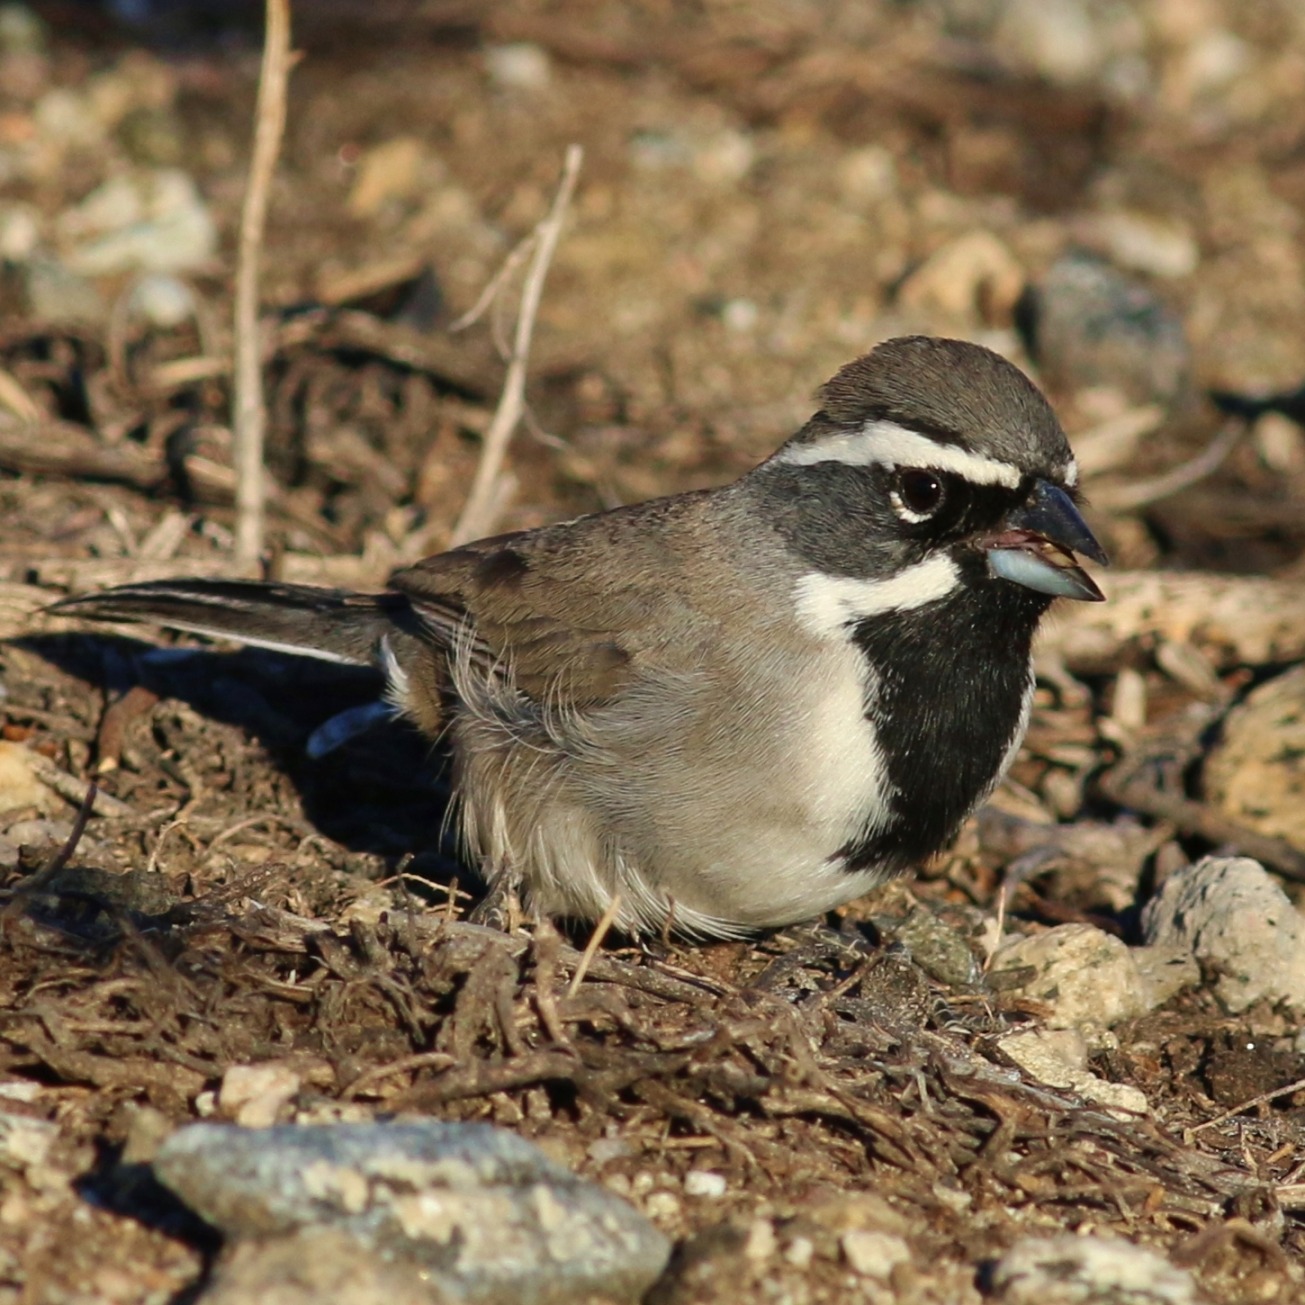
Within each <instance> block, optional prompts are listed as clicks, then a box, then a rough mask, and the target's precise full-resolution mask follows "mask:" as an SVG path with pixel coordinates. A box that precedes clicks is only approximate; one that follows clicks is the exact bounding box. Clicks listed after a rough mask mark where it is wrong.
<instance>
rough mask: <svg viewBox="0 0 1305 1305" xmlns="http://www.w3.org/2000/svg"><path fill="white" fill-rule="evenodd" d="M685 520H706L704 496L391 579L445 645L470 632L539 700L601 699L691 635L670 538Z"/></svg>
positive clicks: (484, 546) (484, 655) (605, 517)
mask: <svg viewBox="0 0 1305 1305" xmlns="http://www.w3.org/2000/svg"><path fill="white" fill-rule="evenodd" d="M685 515H687V516H688V517H690V518H694V519H696V518H697V517H699V516H700V515H701V511H700V508H699V496H698V495H685V496H682V497H678V498H674V499H664V500H659V501H656V502H653V503H645V504H639V505H637V506H635V507H633V508H628V509H621V510H618V511H616V512H607V513H602V514H599V515H595V516H592V517H581V518H579V519H577V520H575V521H569V522H564V523H562V524H561V525H557V526H549V527H545V528H544V529H542V530H532V531H525V532H521V533H518V534H511V535H500V536H497V537H496V538H493V539H484V540H479V541H477V542H476V543H473V544H467V545H465V546H463V547H461V548H457V549H453V550H451V551H450V552H447V553H440V554H437V555H436V556H434V557H430V558H427V559H426V560H425V561H422V562H418V563H416V565H414V566H411V567H407V568H405V569H404V570H402V571H398V572H396V573H395V574H394V575H393V576H392V577H391V578H390V584H391V587H392V588H393V589H395V590H397V591H398V592H399V593H402V594H404V595H405V596H406V597H407V598H408V600H409V601H410V602H411V604H412V607H413V611H414V612H415V614H416V615H417V616H418V617H419V619H420V620H421V621H422V622H423V623H424V625H425V627H426V629H427V630H428V632H429V633H430V634H431V635H433V636H434V638H435V639H436V641H437V642H439V643H441V644H444V645H445V646H452V644H453V643H454V641H455V640H456V639H457V638H459V637H460V636H464V637H465V633H466V632H467V630H468V627H470V632H471V634H472V636H473V638H472V654H473V656H475V657H477V658H478V659H479V660H481V661H482V662H483V663H484V664H485V665H487V666H493V665H510V666H511V667H512V669H513V671H514V673H515V676H516V681H517V683H518V685H519V686H520V687H521V688H522V689H523V690H524V691H525V692H527V693H529V694H531V696H542V695H543V694H545V693H547V692H551V693H553V694H555V695H556V694H558V693H559V692H560V693H561V694H562V695H563V696H564V697H565V698H566V700H568V701H569V702H571V703H573V704H575V705H577V706H580V705H584V704H586V703H593V702H600V701H603V700H604V699H606V698H607V697H609V696H610V695H611V694H612V693H614V692H616V691H618V690H619V689H620V687H621V686H622V685H623V684H625V683H627V681H628V678H629V676H630V675H631V674H632V671H633V667H634V663H635V662H636V660H637V659H638V658H640V657H642V656H649V655H659V654H660V655H670V656H674V652H673V645H674V643H675V640H674V639H671V638H668V632H672V631H673V632H675V633H676V634H678V635H681V636H687V635H690V634H691V631H690V630H688V629H686V628H685V622H686V620H692V608H691V605H690V603H689V602H688V595H687V594H686V593H685V587H684V579H683V576H684V572H683V568H682V565H681V563H682V556H683V549H682V547H681V546H680V544H679V537H680V536H679V535H676V536H674V539H675V542H674V543H672V541H671V540H670V539H668V538H667V536H666V534H665V527H666V525H667V524H668V521H669V519H670V518H671V517H681V518H683V517H684V516H685ZM696 533H697V531H696V530H694V529H693V527H692V526H691V527H690V530H689V534H690V535H693V534H696Z"/></svg>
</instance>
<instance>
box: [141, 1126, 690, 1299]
mask: <svg viewBox="0 0 1305 1305" xmlns="http://www.w3.org/2000/svg"><path fill="white" fill-rule="evenodd" d="M154 1168H155V1172H156V1173H157V1175H158V1177H159V1179H160V1181H162V1182H163V1183H164V1184H166V1185H167V1186H168V1187H170V1188H171V1189H172V1190H173V1191H174V1192H176V1193H177V1195H178V1196H179V1197H181V1199H182V1200H183V1201H185V1202H186V1203H187V1204H188V1205H190V1206H191V1207H192V1208H194V1209H195V1211H196V1212H197V1213H198V1214H200V1215H201V1216H202V1217H203V1218H204V1219H206V1220H207V1221H208V1222H209V1223H211V1224H213V1225H214V1226H215V1227H217V1228H218V1229H220V1230H221V1231H222V1232H223V1233H225V1234H226V1235H227V1236H228V1237H231V1238H267V1237H283V1236H287V1235H292V1234H293V1235H299V1234H301V1233H303V1232H305V1231H306V1230H321V1231H323V1232H324V1234H335V1235H338V1236H340V1237H341V1238H342V1239H346V1240H348V1241H350V1242H351V1243H352V1244H353V1245H354V1246H356V1247H360V1248H361V1249H362V1250H363V1251H364V1252H366V1253H367V1254H368V1255H375V1256H380V1257H382V1258H384V1259H385V1260H386V1261H387V1263H389V1264H391V1265H398V1266H403V1265H411V1266H413V1267H414V1268H415V1269H417V1270H418V1271H419V1272H421V1273H423V1274H425V1275H427V1276H428V1277H429V1280H430V1282H431V1283H433V1284H434V1286H435V1287H436V1288H437V1289H438V1290H440V1291H443V1292H445V1293H446V1294H448V1295H450V1296H452V1297H455V1298H457V1299H464V1298H467V1299H474V1300H478V1301H484V1302H500V1301H501V1302H504V1303H505V1305H506V1302H509V1301H511V1302H518V1301H520V1302H523V1303H524V1305H551V1303H552V1302H558V1303H559V1305H560V1303H561V1302H566V1301H573V1300H576V1299H582V1298H585V1297H587V1296H591V1295H592V1296H598V1295H601V1296H604V1297H610V1298H612V1299H614V1300H634V1299H637V1298H638V1297H639V1296H641V1295H642V1293H643V1292H644V1291H646V1290H647V1288H648V1287H649V1286H650V1285H651V1284H652V1282H653V1281H654V1280H655V1279H656V1278H657V1277H658V1276H659V1275H660V1274H661V1272H662V1270H663V1269H664V1267H665V1265H666V1261H667V1258H668V1256H669V1252H670V1245H669V1243H668V1242H667V1240H666V1238H665V1237H663V1236H662V1234H661V1233H660V1232H658V1231H657V1229H656V1228H654V1227H653V1226H652V1225H651V1224H650V1223H649V1222H648V1221H647V1220H646V1219H644V1218H643V1216H642V1215H640V1214H639V1213H638V1212H637V1211H635V1210H634V1209H632V1208H631V1207H630V1206H629V1205H628V1204H627V1203H626V1202H624V1201H622V1200H621V1199H620V1198H619V1197H616V1196H614V1195H613V1194H612V1193H610V1192H609V1191H606V1190H605V1189H604V1188H602V1187H599V1186H597V1185H596V1184H593V1183H589V1182H585V1181H584V1180H582V1179H580V1178H577V1177H576V1176H575V1175H574V1174H572V1173H570V1172H569V1171H568V1170H566V1169H564V1168H563V1167H562V1166H561V1165H558V1164H556V1163H554V1162H553V1161H551V1160H549V1159H548V1158H547V1157H546V1156H545V1155H543V1153H542V1152H541V1151H540V1150H539V1149H538V1148H537V1147H534V1146H532V1145H531V1144H530V1143H528V1142H525V1141H523V1140H522V1139H521V1138H518V1137H516V1136H515V1135H514V1134H511V1133H507V1132H504V1131H502V1130H500V1129H495V1128H491V1127H488V1126H486V1125H482V1124H447V1123H442V1122H439V1121H436V1120H423V1121H420V1122H413V1123H395V1122H386V1123H370V1124H337V1125H314V1126H293V1125H275V1126H273V1127H271V1128H267V1129H244V1128H239V1127H235V1126H231V1125H218V1124H194V1125H191V1126H190V1127H188V1128H182V1129H179V1130H178V1131H177V1132H176V1133H174V1134H173V1135H172V1136H171V1137H170V1138H169V1139H168V1140H167V1142H165V1143H164V1145H163V1147H162V1148H161V1149H160V1151H159V1154H158V1156H157V1158H156V1160H155V1163H154ZM256 1298H257V1297H250V1298H249V1299H256ZM232 1299H233V1300H234V1299H235V1298H234V1297H232Z"/></svg>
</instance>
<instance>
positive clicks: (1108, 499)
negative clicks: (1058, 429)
mask: <svg viewBox="0 0 1305 1305" xmlns="http://www.w3.org/2000/svg"><path fill="white" fill-rule="evenodd" d="M1246 430H1247V425H1246V422H1244V421H1242V420H1241V418H1239V417H1235V418H1233V419H1231V420H1229V421H1227V422H1225V423H1224V425H1223V427H1222V429H1221V430H1220V431H1219V433H1218V434H1217V435H1216V436H1215V437H1214V439H1212V440H1211V441H1210V443H1209V444H1208V445H1207V446H1206V447H1205V448H1204V449H1203V450H1202V451H1201V452H1200V453H1198V454H1197V455H1196V457H1194V458H1192V459H1191V460H1190V461H1189V462H1184V463H1182V464H1181V465H1180V466H1177V467H1173V468H1171V469H1170V470H1169V471H1165V472H1162V473H1161V474H1160V475H1158V476H1152V477H1150V479H1148V480H1139V481H1134V482H1133V483H1132V484H1126V485H1101V486H1098V487H1096V488H1094V489H1093V491H1092V501H1093V502H1094V503H1095V504H1096V505H1097V507H1099V508H1101V509H1102V510H1103V511H1105V512H1137V511H1140V510H1141V509H1142V508H1144V507H1150V506H1151V504H1152V503H1158V502H1159V501H1160V500H1161V499H1165V498H1171V497H1172V496H1173V495H1175V494H1177V493H1180V492H1181V491H1182V490H1184V489H1187V488H1189V487H1190V486H1192V485H1195V484H1196V483H1197V482H1198V481H1202V480H1204V479H1205V478H1206V477H1207V476H1209V475H1211V474H1213V473H1214V472H1215V471H1217V470H1218V469H1219V467H1220V466H1222V465H1223V461H1224V459H1225V458H1226V457H1227V456H1228V455H1229V454H1230V453H1231V452H1232V451H1233V449H1234V448H1236V447H1237V443H1238V441H1239V440H1240V439H1241V437H1242V436H1243V435H1244V434H1245V433H1246Z"/></svg>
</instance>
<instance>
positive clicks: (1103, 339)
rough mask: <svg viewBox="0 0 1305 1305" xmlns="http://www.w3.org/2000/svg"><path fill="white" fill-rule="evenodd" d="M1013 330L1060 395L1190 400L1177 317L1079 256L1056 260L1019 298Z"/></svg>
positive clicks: (1102, 264) (1097, 261) (1106, 266)
mask: <svg viewBox="0 0 1305 1305" xmlns="http://www.w3.org/2000/svg"><path fill="white" fill-rule="evenodd" d="M1018 317H1019V321H1020V326H1021V330H1022V331H1023V334H1024V336H1025V339H1026V340H1027V342H1028V345H1029V349H1030V351H1031V352H1032V354H1033V356H1034V358H1035V359H1036V360H1037V363H1038V366H1039V367H1040V368H1041V369H1042V374H1043V375H1044V376H1045V377H1046V378H1047V380H1048V381H1049V382H1050V383H1051V384H1052V385H1053V387H1055V388H1057V389H1061V390H1069V391H1074V390H1080V389H1084V388H1086V387H1103V388H1109V389H1112V390H1115V391H1118V392H1119V393H1120V394H1121V395H1123V396H1124V398H1126V399H1128V400H1129V401H1131V402H1133V403H1138V404H1141V403H1159V404H1164V405H1177V404H1180V403H1181V402H1182V401H1184V400H1186V399H1188V398H1189V397H1190V394H1191V365H1192V358H1191V347H1190V345H1189V344H1188V341H1187V333H1186V331H1185V330H1184V328H1183V323H1182V321H1181V319H1180V318H1179V317H1178V315H1177V314H1176V313H1175V312H1174V311H1173V309H1171V308H1170V307H1169V306H1168V305H1167V304H1166V303H1165V302H1164V301H1163V300H1162V299H1161V298H1160V297H1159V296H1158V295H1157V294H1156V293H1155V292H1154V291H1153V290H1152V289H1151V288H1150V287H1149V286H1148V285H1146V284H1145V283H1144V282H1142V281H1140V280H1138V279H1136V278H1135V277H1131V276H1128V275H1126V274H1125V273H1123V272H1121V271H1119V269H1118V268H1116V267H1114V266H1112V265H1111V264H1110V263H1108V262H1106V261H1105V260H1104V259H1102V258H1098V257H1097V256H1096V255H1095V254H1092V253H1089V252H1087V251H1086V250H1072V251H1070V252H1069V253H1067V254H1065V255H1063V256H1062V257H1061V258H1059V259H1057V260H1056V262H1055V263H1053V264H1052V266H1051V267H1050V268H1049V269H1048V270H1047V274H1046V276H1044V277H1043V278H1042V281H1041V282H1040V283H1039V284H1038V285H1036V286H1031V287H1029V289H1028V290H1027V291H1026V293H1025V296H1024V298H1023V300H1022V301H1021V303H1020V306H1019V309H1018Z"/></svg>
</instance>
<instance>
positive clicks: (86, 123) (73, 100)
mask: <svg viewBox="0 0 1305 1305" xmlns="http://www.w3.org/2000/svg"><path fill="white" fill-rule="evenodd" d="M32 118H33V120H34V121H35V123H36V126H37V130H38V131H39V132H40V134H41V136H42V137H43V138H44V139H45V140H46V141H48V142H50V143H51V144H53V145H56V146H60V147H62V148H72V149H90V148H91V147H93V146H95V145H98V144H100V143H101V142H102V141H103V139H104V124H103V123H101V122H100V120H99V118H97V117H96V115H95V112H94V110H93V109H92V107H91V105H90V104H89V103H88V101H87V99H86V97H85V96H84V95H80V94H78V93H77V92H76V91H73V90H69V89H68V88H67V87H65V86H56V87H54V88H53V89H51V90H48V91H46V93H45V94H44V95H42V96H41V98H40V99H39V100H37V102H36V104H35V106H34V107H33V109H32Z"/></svg>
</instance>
